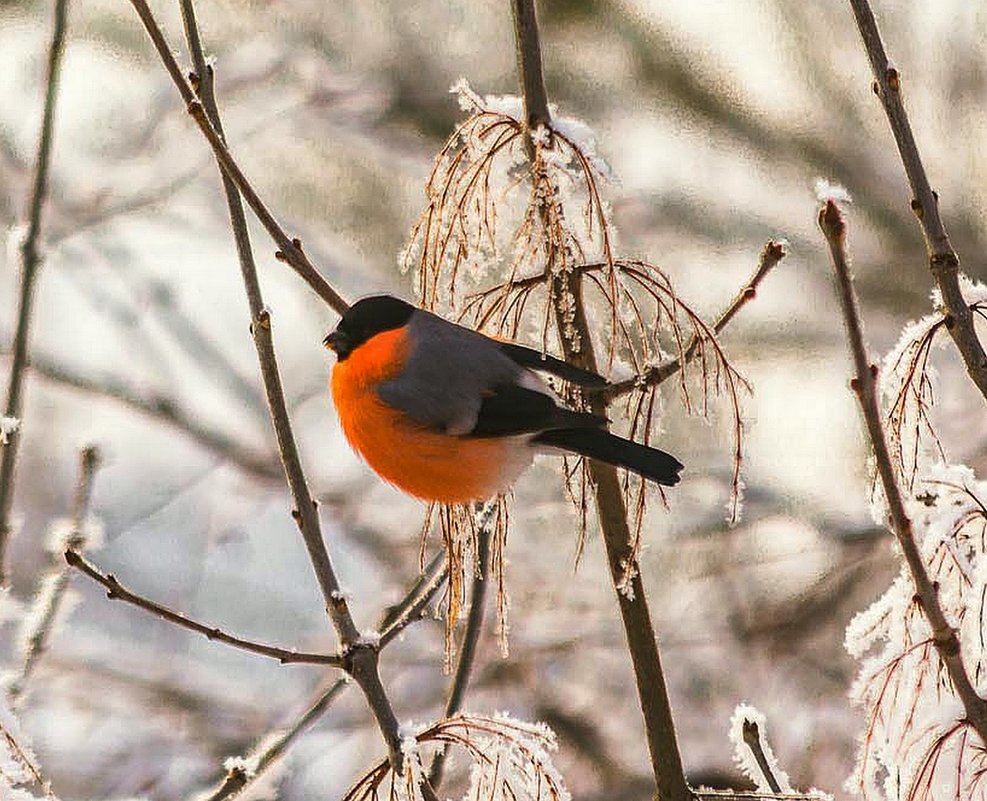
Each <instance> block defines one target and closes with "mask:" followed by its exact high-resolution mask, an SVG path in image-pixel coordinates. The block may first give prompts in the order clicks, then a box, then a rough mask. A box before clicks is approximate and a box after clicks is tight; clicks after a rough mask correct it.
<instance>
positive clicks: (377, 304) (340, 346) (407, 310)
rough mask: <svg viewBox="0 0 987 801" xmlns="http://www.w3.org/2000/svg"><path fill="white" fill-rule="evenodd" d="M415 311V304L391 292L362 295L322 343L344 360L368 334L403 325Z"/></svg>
mask: <svg viewBox="0 0 987 801" xmlns="http://www.w3.org/2000/svg"><path fill="white" fill-rule="evenodd" d="M414 313H415V307H414V306H412V305H411V304H410V303H405V302H404V301H403V300H400V299H399V298H395V297H392V296H390V295H373V296H371V297H369V298H363V299H362V300H358V301H357V302H356V303H354V304H353V305H352V306H350V309H349V311H348V312H346V314H344V315H343V319H342V320H340V321H339V325H337V326H336V330H335V331H333V332H332V333H331V334H329V336H327V337H326V338H325V339H324V340H322V344H323V345H325V346H326V347H327V348H329V349H330V350H334V351H335V352H336V357H337V358H338V359H339V361H343V360H344V359H345V358H346V357H347V356H349V355H350V354H351V353H352V352H353V351H354V350H356V349H357V348H358V347H360V345H362V344H363V343H364V342H366V341H367V340H368V339H370V338H371V337H373V336H375V335H377V334H379V333H381V332H382V331H391V330H393V329H395V328H400V327H401V326H403V325H404V324H405V323H407V322H408V320H409V319H410V318H411V315H412V314H414Z"/></svg>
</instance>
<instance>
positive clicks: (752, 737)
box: [743, 719, 781, 793]
mask: <svg viewBox="0 0 987 801" xmlns="http://www.w3.org/2000/svg"><path fill="white" fill-rule="evenodd" d="M743 735H744V744H745V745H746V746H747V747H748V748H749V749H750V751H751V753H752V754H753V755H754V760H755V761H756V762H757V766H758V767H759V768H760V769H761V775H762V776H764V779H765V781H767V783H768V787H770V788H771V792H772V793H780V792H781V785H780V784H778V779H776V778H775V774H774V771H773V770H771V763H770V762H768V757H767V754H765V753H764V746H763V745H762V744H761V732H760V729H759V728H758V725H757V723H756V722H755V721H753V720H750V719H745V720H744V728H743Z"/></svg>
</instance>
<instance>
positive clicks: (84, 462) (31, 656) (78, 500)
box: [9, 446, 99, 700]
mask: <svg viewBox="0 0 987 801" xmlns="http://www.w3.org/2000/svg"><path fill="white" fill-rule="evenodd" d="M98 466H99V452H98V451H97V450H96V448H95V447H92V446H90V447H86V448H83V449H82V452H81V454H80V458H79V482H78V484H77V485H76V490H75V498H74V500H73V502H72V533H71V534H70V535H69V539H68V545H69V546H70V547H72V548H80V549H81V548H83V547H85V545H86V541H85V534H84V527H85V525H86V520H87V519H88V517H89V506H90V503H91V501H92V491H93V479H94V478H95V475H96V468H97V467H98ZM68 587H69V568H68V566H66V565H62V566H61V567H60V568H59V571H58V573H57V574H56V575H55V584H54V586H53V587H52V588H51V592H50V593H49V594H48V598H47V606H46V607H45V609H44V612H43V614H42V617H41V620H40V621H39V622H38V625H37V626H36V627H35V629H34V631H32V632H31V636H30V637H29V638H28V641H27V648H26V652H25V654H24V664H23V665H22V666H21V671H20V673H19V674H18V675H17V677H16V678H15V679H14V680H13V681H12V682H11V684H10V690H9V694H10V697H11V698H12V699H14V700H16V699H17V698H18V696H20V694H21V693H22V692H23V691H24V688H25V686H26V685H27V681H28V679H29V678H30V677H31V674H32V673H33V672H34V668H35V667H36V666H37V664H38V660H40V659H41V656H42V655H43V654H44V652H45V650H46V649H47V646H48V638H49V637H50V636H51V631H52V627H53V626H54V623H55V619H56V617H57V616H58V611H59V609H60V608H61V606H62V601H63V599H64V598H65V592H66V591H67V590H68Z"/></svg>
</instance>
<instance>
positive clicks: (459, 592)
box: [419, 496, 509, 671]
mask: <svg viewBox="0 0 987 801" xmlns="http://www.w3.org/2000/svg"><path fill="white" fill-rule="evenodd" d="M435 518H438V526H439V534H440V536H441V537H442V544H443V546H444V548H445V552H446V563H447V565H448V568H449V587H448V590H447V592H446V626H445V669H446V671H449V670H451V669H452V658H453V656H454V655H455V641H454V634H455V629H456V624H457V623H458V622H459V616H460V613H461V611H462V608H463V604H464V603H465V601H466V577H467V575H468V573H469V570H468V568H469V567H471V568H472V570H473V571H474V572H475V571H478V570H479V569H480V567H479V560H478V558H477V547H478V544H477V538H478V537H479V536H481V532H485V535H486V536H489V537H490V572H491V575H492V577H493V579H494V581H495V583H496V587H497V630H498V633H499V635H500V644H501V650H502V652H503V653H504V655H505V656H506V655H507V632H508V624H507V609H508V606H509V600H508V597H507V588H506V586H505V584H504V550H505V548H506V547H507V524H508V505H507V498H506V497H504V496H500V497H498V498H495V499H493V500H490V501H487V503H486V504H484V505H483V507H482V508H480V509H479V510H475V509H474V508H473V507H471V506H469V505H467V504H457V505H454V506H445V505H442V504H437V503H432V504H429V506H428V509H427V510H426V512H425V521H424V523H423V525H422V532H421V550H420V552H419V562H420V567H421V569H423V570H424V567H425V548H426V545H427V542H428V533H429V531H430V529H431V527H432V520H433V519H435Z"/></svg>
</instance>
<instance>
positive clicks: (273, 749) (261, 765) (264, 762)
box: [195, 551, 447, 801]
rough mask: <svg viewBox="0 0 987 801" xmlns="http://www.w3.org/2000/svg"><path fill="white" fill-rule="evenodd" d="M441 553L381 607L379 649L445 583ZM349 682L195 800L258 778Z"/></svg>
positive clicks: (417, 616) (235, 790) (228, 792)
mask: <svg viewBox="0 0 987 801" xmlns="http://www.w3.org/2000/svg"><path fill="white" fill-rule="evenodd" d="M446 576H447V573H446V559H445V553H443V552H442V551H439V552H438V553H436V555H435V556H434V557H433V558H432V561H431V562H429V564H428V566H427V567H426V568H425V570H424V572H423V573H422V574H421V576H419V578H418V581H416V582H415V583H414V584H413V585H412V587H411V588H410V589H409V590H408V592H407V593H406V594H405V596H404V598H402V599H401V601H400V602H398V603H397V604H396V605H395V606H393V607H391V608H389V609H387V610H385V612H384V614H383V615H382V616H381V620H380V622H379V624H378V629H379V630H380V631H381V637H380V645H379V648H381V649H382V648H384V647H385V646H386V645H387V644H388V643H389V642H391V641H392V640H393V639H394V638H395V637H397V635H398V634H399V633H400V632H401V631H403V630H404V629H405V628H406V627H407V626H408V625H409V624H411V623H414V622H415V621H416V620H421V613H422V610H423V609H424V608H425V607H426V606H427V605H428V604H429V603H430V602H431V601H432V599H433V598H434V597H435V594H436V593H437V592H438V591H439V588H440V587H441V586H442V584H443V583H444V582H445V579H446ZM351 683H352V682H349V681H347V680H346V679H339V680H337V681H335V682H334V683H333V684H332V685H330V686H329V688H328V689H327V690H325V691H323V692H320V693H319V694H318V696H316V698H315V699H314V700H313V701H312V703H311V704H310V705H309V706H308V708H307V709H306V710H305V712H304V713H303V714H302V715H301V716H300V717H299V718H298V720H296V721H295V722H294V723H292V724H291V725H290V726H289V727H288V728H286V729H284V731H282V732H281V733H280V734H279V735H278V736H277V737H275V738H273V739H268V738H264V739H263V740H262V741H261V742H262V743H264V746H263V749H262V750H260V751H259V752H255V753H254V754H253V755H252V761H253V762H254V766H255V767H254V771H253V774H252V775H247V773H246V772H245V771H244V770H242V769H240V768H233V769H232V770H230V771H229V772H228V773H227V775H226V776H225V777H224V778H223V780H222V781H221V782H220V783H219V785H218V786H217V787H216V788H215V789H214V790H213V791H212V793H210V794H209V795H201V794H196V796H195V798H196V801H225V799H227V798H231V797H232V796H234V795H238V794H239V793H240V792H241V791H243V790H244V789H245V788H246V787H247V786H248V785H249V784H250V783H251V782H252V781H253V780H254V779H255V778H257V777H259V776H260V775H261V774H262V773H263V772H264V771H265V770H266V769H267V768H268V767H270V765H271V764H273V763H274V762H275V761H277V760H278V759H280V757H281V756H282V755H283V754H284V753H285V751H287V750H288V748H289V746H291V744H292V743H293V742H294V741H295V740H296V739H298V737H299V736H300V735H301V734H302V733H303V732H304V731H305V730H306V729H307V728H308V727H309V726H311V725H312V724H313V723H314V722H315V721H316V720H318V719H319V718H320V717H322V715H323V714H324V713H325V711H326V710H327V709H328V708H329V706H330V705H331V704H332V703H333V701H335V700H336V698H337V697H339V695H340V694H341V693H342V692H343V690H345V689H346V688H347V687H348V686H349V685H350V684H351Z"/></svg>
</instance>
